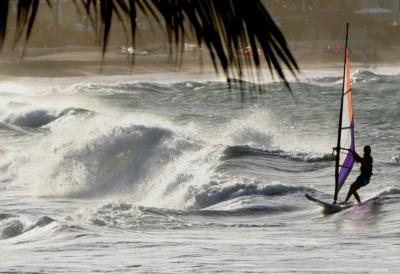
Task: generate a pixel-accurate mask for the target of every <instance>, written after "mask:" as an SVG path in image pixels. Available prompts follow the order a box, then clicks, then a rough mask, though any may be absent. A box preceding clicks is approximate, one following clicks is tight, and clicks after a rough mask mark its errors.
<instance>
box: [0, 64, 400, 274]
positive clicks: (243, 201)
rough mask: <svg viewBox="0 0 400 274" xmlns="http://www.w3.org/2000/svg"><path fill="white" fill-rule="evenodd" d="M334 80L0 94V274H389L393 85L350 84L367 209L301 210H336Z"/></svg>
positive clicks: (81, 81)
mask: <svg viewBox="0 0 400 274" xmlns="http://www.w3.org/2000/svg"><path fill="white" fill-rule="evenodd" d="M342 74H343V73H342V69H324V70H321V69H315V70H306V71H303V73H302V74H300V75H299V77H298V79H291V80H290V82H291V88H292V90H291V91H288V90H287V89H286V88H285V86H284V85H283V84H282V83H281V82H279V81H276V80H273V79H269V78H265V79H263V81H260V82H259V83H258V84H257V85H256V86H252V85H248V84H246V83H243V84H242V85H240V84H238V83H232V84H231V85H228V84H227V83H226V81H225V80H224V79H223V78H219V77H217V76H215V75H214V74H197V75H196V74H184V73H178V74H149V75H138V76H129V77H128V76H113V77H111V76H109V77H92V78H90V77H89V78H59V79H50V78H9V79H3V80H2V81H1V82H0V106H1V107H0V197H1V198H0V247H1V256H0V272H6V273H91V272H97V273H106V272H114V273H191V272H195V273H216V272H222V273H243V272H250V273H291V272H294V273H321V272H322V273H396V272H397V273H399V272H400V266H399V264H398V261H399V259H400V255H399V252H398V250H399V247H400V213H399V210H400V184H399V171H400V145H399V141H398V140H399V137H398V133H399V130H400V119H399V118H400V96H399V95H400V94H399V89H398V86H399V84H398V83H399V80H400V70H398V69H397V71H396V70H395V69H393V68H389V67H387V68H378V69H375V70H372V69H371V70H367V69H353V70H352V87H353V101H354V112H355V114H354V116H355V124H356V133H355V134H356V150H357V151H358V152H359V153H362V148H363V146H364V145H367V144H368V145H371V147H372V156H373V157H374V176H373V177H372V179H371V183H370V184H369V185H368V186H367V187H365V188H362V189H361V190H360V191H359V194H360V196H361V199H362V200H363V201H366V200H367V201H366V202H364V203H362V204H359V205H356V206H354V207H352V208H350V209H347V210H343V211H341V212H338V213H335V214H326V213H324V212H322V211H321V210H320V208H318V207H316V206H315V205H314V204H313V203H311V202H309V201H308V200H307V199H305V197H304V194H305V193H308V194H310V195H312V196H314V197H317V198H319V199H322V200H326V201H329V202H331V201H332V200H333V192H334V160H333V157H332V147H334V146H335V145H336V134H337V124H338V119H339V118H338V113H339V102H340V93H341V87H342ZM358 174H359V171H358V167H357V166H355V167H354V169H353V172H352V173H351V174H350V176H349V179H348V182H347V183H346V184H345V185H344V187H343V189H342V191H341V192H340V194H339V200H343V199H344V198H345V195H346V193H347V190H348V187H349V185H350V183H351V182H352V181H354V180H355V178H356V177H357V176H358ZM352 200H353V201H354V198H352Z"/></svg>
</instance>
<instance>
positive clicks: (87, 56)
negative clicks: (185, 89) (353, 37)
mask: <svg viewBox="0 0 400 274" xmlns="http://www.w3.org/2000/svg"><path fill="white" fill-rule="evenodd" d="M292 54H293V55H294V57H295V59H296V61H297V63H298V65H299V68H300V70H304V69H309V68H335V67H338V68H339V67H342V64H343V54H342V53H341V52H338V53H326V52H322V50H318V51H311V50H305V49H300V50H299V49H297V50H292ZM203 56H204V58H202V59H200V58H199V57H198V55H197V54H196V53H194V52H185V53H184V54H183V55H181V54H179V55H173V56H169V55H168V54H147V55H135V57H134V60H132V65H131V60H130V59H129V57H128V56H127V55H126V54H117V53H115V52H107V53H106V54H105V56H104V59H103V60H102V54H101V52H100V51H93V52H62V53H54V54H47V55H41V56H35V57H26V58H24V59H23V60H18V59H14V60H11V59H7V58H4V57H3V58H2V61H1V62H0V75H3V76H15V77H74V76H97V75H98V76H101V75H103V76H104V75H130V74H144V73H162V72H174V71H180V72H189V73H203V72H210V71H214V67H213V65H212V63H211V60H210V58H209V57H208V56H209V55H208V54H206V53H205V52H204V54H203ZM350 61H351V65H352V67H353V68H357V67H359V68H366V69H368V68H371V69H372V68H374V67H377V66H381V65H387V64H391V65H394V64H397V63H400V51H397V50H396V51H394V50H386V51H380V52H379V55H378V56H377V59H376V60H374V59H373V57H372V54H371V57H370V59H369V60H365V57H364V56H363V55H362V52H361V51H359V52H354V53H352V54H351V55H350ZM263 62H264V63H263V64H262V67H265V68H267V67H268V66H267V64H266V63H265V61H264V60H263ZM221 72H222V71H221Z"/></svg>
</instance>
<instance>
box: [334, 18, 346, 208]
mask: <svg viewBox="0 0 400 274" xmlns="http://www.w3.org/2000/svg"><path fill="white" fill-rule="evenodd" d="M348 34H349V23H347V24H346V44H345V48H344V66H343V85H342V97H341V102H340V115H339V126H338V138H337V146H336V165H335V195H334V201H333V203H336V200H337V195H338V193H339V165H340V154H341V151H340V150H341V142H340V141H341V138H342V116H343V115H342V113H343V100H344V94H345V92H346V91H345V90H344V88H345V81H346V65H347V57H348V56H347V55H348V49H347V39H348Z"/></svg>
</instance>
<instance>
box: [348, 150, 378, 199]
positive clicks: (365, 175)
mask: <svg viewBox="0 0 400 274" xmlns="http://www.w3.org/2000/svg"><path fill="white" fill-rule="evenodd" d="M349 151H350V152H351V153H352V154H353V156H354V159H355V160H356V161H357V162H358V163H361V167H360V170H361V174H360V176H358V177H357V179H356V181H355V182H354V183H352V184H351V186H350V189H349V192H348V194H347V197H346V199H345V200H344V201H343V202H342V203H341V204H345V203H347V202H348V201H349V199H350V197H351V195H354V197H355V198H356V200H357V202H359V203H361V200H360V196H359V195H358V193H357V190H359V189H360V188H361V187H363V186H366V185H368V184H369V180H370V179H371V176H372V162H373V161H374V159H373V158H372V157H371V147H370V146H365V147H364V155H363V157H360V155H358V154H357V152H355V151H354V150H352V149H349Z"/></svg>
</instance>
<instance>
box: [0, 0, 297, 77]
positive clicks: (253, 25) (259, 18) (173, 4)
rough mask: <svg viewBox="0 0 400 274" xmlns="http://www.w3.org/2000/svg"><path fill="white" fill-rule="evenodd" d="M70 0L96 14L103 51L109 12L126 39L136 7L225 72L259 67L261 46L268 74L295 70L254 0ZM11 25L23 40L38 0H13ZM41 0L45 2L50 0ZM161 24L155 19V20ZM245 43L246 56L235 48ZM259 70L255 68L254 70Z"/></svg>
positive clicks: (1, 20)
mask: <svg viewBox="0 0 400 274" xmlns="http://www.w3.org/2000/svg"><path fill="white" fill-rule="evenodd" d="M9 2H10V1H0V49H1V47H2V46H3V41H4V39H5V35H6V25H7V20H8V19H9V18H8V17H7V15H8V14H7V13H8V9H9ZM73 2H74V3H75V5H77V6H78V5H83V7H84V9H85V10H86V13H87V15H88V18H89V19H90V21H91V22H92V24H93V25H95V23H96V21H97V18H99V16H100V21H101V23H102V28H101V29H99V28H96V30H97V31H98V32H99V33H98V34H99V37H102V38H101V43H102V45H103V54H104V53H105V49H106V46H107V42H108V37H109V34H110V31H111V24H112V20H113V16H116V17H117V18H118V19H119V20H122V18H123V17H124V18H129V20H130V24H131V33H130V35H131V36H132V41H135V35H136V31H137V25H136V18H137V11H138V10H141V11H142V12H143V13H144V14H145V15H146V16H147V18H148V19H149V20H156V21H158V22H160V18H162V19H163V21H164V23H165V30H166V34H167V37H168V39H169V41H170V43H172V44H175V45H177V47H179V45H180V46H181V48H182V45H183V43H184V42H185V40H186V39H187V38H188V37H189V38H190V39H193V38H194V39H195V40H196V42H197V43H198V45H199V46H202V45H205V46H206V47H207V48H208V50H209V52H210V56H211V59H212V62H213V64H214V67H215V69H216V71H217V72H218V68H219V67H221V68H222V70H223V72H224V73H225V75H226V76H227V77H229V75H230V73H237V74H238V77H239V78H241V77H242V76H243V69H244V68H249V67H254V68H256V69H260V68H261V64H262V62H261V58H260V56H259V55H258V54H257V52H258V48H261V49H262V52H263V55H264V56H263V57H264V59H265V61H266V64H267V66H268V68H269V70H270V71H271V73H272V75H274V72H276V73H277V74H278V76H279V78H280V79H282V80H283V81H284V82H285V83H286V84H287V81H286V77H285V74H284V73H283V69H284V67H286V68H288V69H289V71H290V72H291V73H292V74H294V75H295V73H296V71H297V70H298V66H297V64H296V61H295V60H294V58H293V56H292V55H291V53H290V51H289V49H288V48H287V45H286V40H285V38H284V36H283V35H282V33H281V32H280V30H279V29H278V27H277V26H276V25H275V23H274V21H273V19H272V18H271V16H270V15H269V13H268V11H267V10H266V9H265V7H264V6H263V5H262V3H261V2H260V1H259V0H249V1H243V0H218V1H216V0H197V1H193V0H99V1H98V0H80V1H79V0H73ZM17 3H18V12H17V18H16V19H17V29H16V33H15V41H17V40H18V39H21V35H22V33H23V30H25V29H26V32H25V41H26V40H27V39H29V36H30V34H31V30H32V26H33V24H34V22H35V16H36V13H37V9H38V5H39V0H18V1H17ZM47 4H48V5H51V3H50V0H47ZM161 25H162V24H161V23H160V26H161ZM247 46H250V47H251V49H252V51H253V53H255V54H253V56H252V57H251V59H249V58H248V57H247V58H244V57H243V56H242V55H240V54H238V52H240V51H241V50H242V49H243V48H245V47H247ZM258 71H259V70H258Z"/></svg>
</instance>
